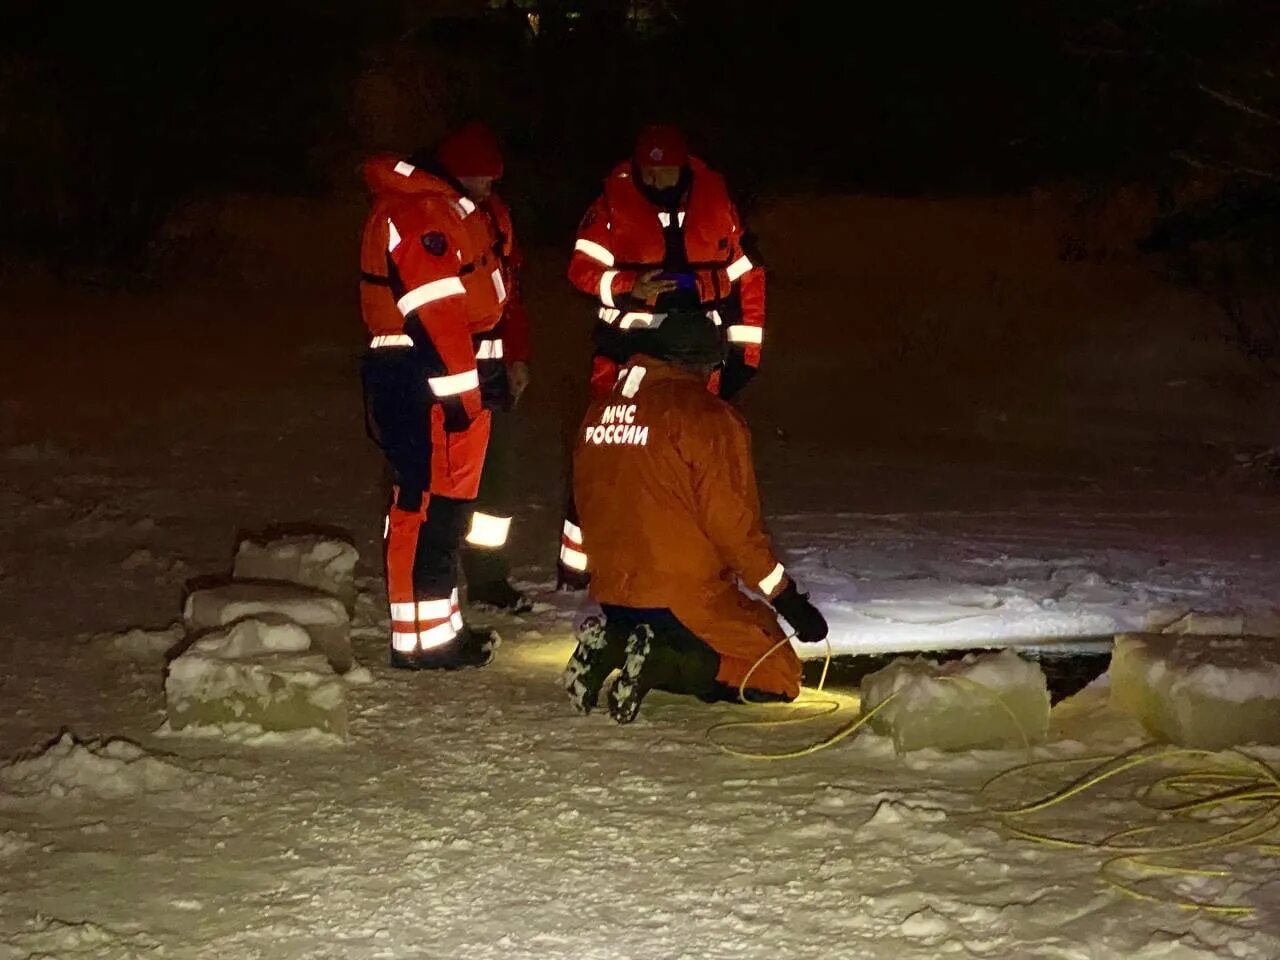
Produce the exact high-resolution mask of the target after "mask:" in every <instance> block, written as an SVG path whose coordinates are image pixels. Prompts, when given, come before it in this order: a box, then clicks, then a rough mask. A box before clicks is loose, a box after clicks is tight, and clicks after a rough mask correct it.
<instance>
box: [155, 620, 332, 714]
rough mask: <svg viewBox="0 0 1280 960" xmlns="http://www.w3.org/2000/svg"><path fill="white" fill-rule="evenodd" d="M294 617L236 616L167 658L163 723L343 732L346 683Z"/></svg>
mask: <svg viewBox="0 0 1280 960" xmlns="http://www.w3.org/2000/svg"><path fill="white" fill-rule="evenodd" d="M310 650H311V637H310V636H309V635H308V633H307V631H306V630H304V629H303V628H302V627H300V626H298V625H297V624H295V623H287V622H275V623H269V622H265V621H262V620H254V619H247V620H240V621H238V622H236V623H235V624H233V625H232V626H230V627H228V628H227V629H225V630H219V631H217V632H215V633H212V634H210V635H208V636H205V637H202V638H201V639H199V640H197V641H196V642H195V643H194V644H193V645H192V646H191V648H190V649H189V650H187V652H186V653H184V654H182V656H180V657H177V658H176V659H175V660H173V662H171V663H170V664H169V672H168V676H167V677H166V678H165V684H164V692H165V700H166V703H167V705H168V711H169V726H170V727H172V728H173V729H174V730H182V729H183V728H185V727H189V726H219V725H222V724H229V723H246V724H253V725H254V726H257V727H260V728H261V729H263V730H307V729H315V730H323V731H324V732H326V733H332V734H335V735H337V736H339V737H344V738H345V737H346V735H347V695H346V684H344V683H343V682H342V680H341V678H340V677H338V676H337V675H336V674H335V673H334V672H333V668H332V667H330V666H329V661H328V660H327V659H325V657H323V656H321V655H319V654H314V653H311V652H309V651H310Z"/></svg>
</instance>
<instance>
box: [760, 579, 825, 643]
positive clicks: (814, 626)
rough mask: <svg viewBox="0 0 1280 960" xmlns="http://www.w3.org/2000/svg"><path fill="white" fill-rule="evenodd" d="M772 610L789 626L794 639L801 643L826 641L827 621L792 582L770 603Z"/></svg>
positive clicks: (807, 596) (806, 595)
mask: <svg viewBox="0 0 1280 960" xmlns="http://www.w3.org/2000/svg"><path fill="white" fill-rule="evenodd" d="M771 602H772V604H773V609H775V610H777V611H778V613H780V614H781V615H782V618H783V619H784V620H786V621H787V623H789V624H791V629H792V630H794V631H795V632H796V639H797V640H799V641H800V642H801V643H819V642H821V641H823V640H825V639H827V621H826V618H825V617H823V615H822V614H821V613H820V612H819V611H818V608H817V607H815V606H814V605H813V604H812V603H810V602H809V595H808V594H805V593H801V592H800V591H799V590H798V589H796V583H795V581H794V580H792V581H791V582H790V583H788V584H787V588H786V589H785V590H783V591H782V592H781V593H780V594H778V595H777V596H776V597H774V598H773V600H772V601H771Z"/></svg>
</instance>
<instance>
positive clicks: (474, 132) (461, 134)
mask: <svg viewBox="0 0 1280 960" xmlns="http://www.w3.org/2000/svg"><path fill="white" fill-rule="evenodd" d="M436 159H438V160H439V161H440V164H441V165H442V166H443V167H444V168H445V169H446V170H448V171H449V173H450V174H452V175H453V176H455V177H493V178H494V179H495V180H496V179H498V178H499V177H501V176H502V150H501V149H500V148H499V147H498V141H497V139H496V138H495V137H494V135H493V132H492V131H491V130H490V129H489V128H488V127H486V126H485V125H484V124H483V123H481V122H480V121H478V120H473V121H472V122H471V123H468V124H466V125H465V126H461V127H459V128H458V129H457V130H455V131H454V132H453V133H451V134H449V136H447V137H445V138H444V141H443V142H442V143H441V144H440V148H439V149H438V150H437V151H436Z"/></svg>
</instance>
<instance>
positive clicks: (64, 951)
mask: <svg viewBox="0 0 1280 960" xmlns="http://www.w3.org/2000/svg"><path fill="white" fill-rule="evenodd" d="M0 948H10V949H12V950H13V951H14V952H13V953H9V952H8V950H3V951H0V957H3V958H5V960H8V958H9V957H24V958H34V957H59V958H62V960H82V958H83V960H90V958H91V960H139V958H141V957H144V956H152V955H158V954H157V951H158V950H159V949H160V943H159V942H158V941H157V940H156V939H155V938H154V937H152V936H150V935H149V934H146V933H119V932H116V931H114V930H109V929H107V928H106V927H102V926H99V925H98V924H96V923H93V922H92V921H90V920H76V921H66V920H59V919H57V918H55V917H44V916H40V915H39V914H37V915H36V916H35V917H33V918H31V919H30V920H28V921H27V924H26V926H25V927H24V928H23V929H20V930H16V931H7V932H6V934H5V937H4V939H3V941H0Z"/></svg>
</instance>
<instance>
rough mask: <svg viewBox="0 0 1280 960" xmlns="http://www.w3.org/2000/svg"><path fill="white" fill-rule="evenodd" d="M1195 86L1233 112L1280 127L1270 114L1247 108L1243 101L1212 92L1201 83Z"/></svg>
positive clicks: (1220, 92) (1278, 122)
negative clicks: (1245, 114)
mask: <svg viewBox="0 0 1280 960" xmlns="http://www.w3.org/2000/svg"><path fill="white" fill-rule="evenodd" d="M1196 86H1197V87H1198V88H1199V89H1200V90H1201V91H1202V92H1204V93H1207V94H1208V95H1209V96H1211V97H1213V99H1215V100H1217V101H1218V102H1219V103H1224V104H1226V105H1227V106H1228V107H1231V108H1232V109H1233V110H1239V111H1240V112H1241V113H1247V114H1248V115H1249V116H1251V117H1257V118H1258V119H1259V120H1264V121H1266V122H1267V123H1270V124H1274V125H1276V126H1278V127H1280V118H1278V117H1273V116H1272V115H1271V114H1269V113H1265V112H1263V111H1262V110H1259V109H1257V108H1256V107H1251V106H1249V104H1247V103H1245V102H1244V101H1243V100H1238V99H1236V98H1235V97H1233V96H1231V95H1229V94H1226V93H1223V92H1222V91H1220V90H1214V89H1213V88H1212V87H1207V86H1205V85H1204V84H1203V83H1197V84H1196Z"/></svg>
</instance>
